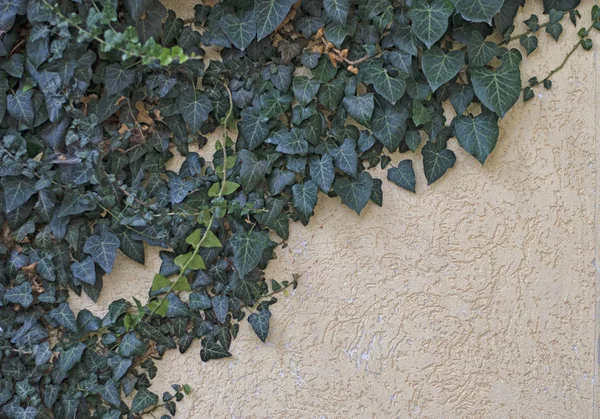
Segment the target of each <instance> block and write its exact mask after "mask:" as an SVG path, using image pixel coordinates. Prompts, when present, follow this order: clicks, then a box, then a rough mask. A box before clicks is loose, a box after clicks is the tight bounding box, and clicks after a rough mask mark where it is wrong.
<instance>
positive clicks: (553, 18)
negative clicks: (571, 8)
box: [546, 9, 564, 41]
mask: <svg viewBox="0 0 600 419" xmlns="http://www.w3.org/2000/svg"><path fill="white" fill-rule="evenodd" d="M563 16H564V13H563V12H560V11H558V10H555V9H551V10H550V21H549V22H548V25H546V32H547V33H549V34H550V36H552V38H554V40H555V41H558V38H559V37H560V35H561V34H562V32H563V27H562V25H561V24H560V20H561V19H562V18H563Z"/></svg>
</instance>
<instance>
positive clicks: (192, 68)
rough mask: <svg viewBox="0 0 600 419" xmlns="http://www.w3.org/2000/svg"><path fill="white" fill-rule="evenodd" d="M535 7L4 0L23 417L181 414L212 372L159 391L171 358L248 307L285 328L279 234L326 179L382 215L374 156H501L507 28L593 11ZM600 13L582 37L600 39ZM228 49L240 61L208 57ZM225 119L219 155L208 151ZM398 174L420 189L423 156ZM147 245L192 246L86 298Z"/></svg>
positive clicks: (11, 313) (445, 1) (3, 236)
mask: <svg viewBox="0 0 600 419" xmlns="http://www.w3.org/2000/svg"><path fill="white" fill-rule="evenodd" d="M523 4H524V0H506V1H503V0H489V1H471V0H468V1H467V0H452V1H449V0H412V1H391V0H375V1H372V0H369V1H368V2H367V1H366V0H352V1H350V0H302V1H301V2H296V1H293V0H225V1H222V2H220V3H217V4H216V5H215V6H214V7H209V6H203V5H199V6H197V7H196V16H195V19H194V23H195V24H196V25H197V26H198V27H200V30H196V29H194V28H193V27H190V26H186V25H185V22H184V21H183V20H182V19H180V18H177V17H176V16H175V14H174V13H173V12H172V11H167V10H166V9H165V8H164V7H163V6H162V5H161V3H160V2H159V1H158V0H122V1H113V0H99V1H94V0H81V1H72V0H0V138H1V141H0V188H1V193H0V226H1V227H2V229H1V232H0V369H1V371H2V374H1V375H0V409H1V415H2V416H4V417H9V418H19V419H22V418H27V419H29V418H38V417H39V418H62V417H85V418H102V419H110V418H120V417H122V416H124V415H125V416H127V417H131V418H135V417H139V416H141V415H142V414H143V413H146V412H148V411H150V410H153V409H155V408H156V407H159V406H160V407H164V408H165V409H166V410H167V411H168V413H169V414H171V415H174V414H175V412H176V405H175V401H179V400H180V399H181V398H182V397H184V393H185V394H187V393H189V391H190V389H189V387H187V386H179V385H174V387H173V389H174V390H175V394H170V393H165V394H164V395H163V398H162V403H159V397H158V395H156V394H154V393H152V392H151V391H150V390H148V388H149V386H150V383H151V380H152V379H153V378H154V376H155V375H156V371H157V369H156V366H155V364H154V360H155V359H160V358H161V357H162V355H163V354H164V352H165V351H166V350H167V349H175V348H178V349H179V351H180V352H182V353H183V352H185V351H187V350H188V349H189V348H190V346H191V344H192V342H193V341H194V340H196V339H198V340H200V344H201V345H200V346H201V350H200V356H201V359H202V360H204V361H208V360H210V359H215V358H223V357H227V356H230V352H229V349H230V345H231V341H232V339H234V338H235V337H236V336H237V333H238V331H239V324H240V322H241V321H243V320H244V319H245V318H246V317H247V320H248V321H249V323H250V324H251V326H252V328H253V330H254V331H255V332H256V334H257V336H258V337H259V338H260V339H261V340H262V341H265V340H266V339H267V335H268V331H269V321H270V318H271V312H270V306H271V305H272V304H274V303H276V301H277V299H276V298H275V297H274V295H275V294H277V293H279V292H284V291H285V290H286V289H287V288H289V287H295V286H296V280H295V278H294V279H293V280H292V281H281V282H277V281H275V280H273V281H270V282H269V283H268V282H267V281H266V279H265V275H264V269H265V268H266V266H267V264H268V262H269V260H270V259H271V258H272V257H273V251H274V248H275V247H276V245H277V243H276V242H275V241H273V240H272V239H273V238H274V237H275V236H274V234H276V235H278V236H279V237H280V238H281V239H283V240H286V239H287V238H288V234H289V223H290V222H292V221H297V220H299V221H300V222H302V223H303V224H306V223H308V222H309V220H310V218H311V216H312V214H313V212H314V209H315V206H316V204H317V201H318V199H319V191H321V192H323V193H324V194H327V195H329V196H332V197H333V196H339V197H340V198H341V200H342V202H343V203H344V204H346V205H347V206H348V207H350V208H351V209H352V210H354V211H356V213H358V214H360V213H361V211H362V210H363V209H364V207H365V206H366V205H367V204H368V203H369V201H373V202H374V203H375V204H377V205H382V200H383V197H382V192H381V185H382V181H381V180H379V179H376V178H373V177H372V176H371V174H370V173H369V171H368V169H369V168H372V167H374V166H376V165H378V164H380V165H381V167H382V168H385V167H387V166H388V165H389V163H390V161H391V157H390V155H391V154H392V153H396V152H400V153H406V152H409V151H410V152H413V153H418V152H420V153H421V155H422V158H423V166H424V172H425V177H426V179H427V181H428V183H429V184H431V183H433V182H435V181H436V180H437V179H439V178H440V177H441V176H443V175H444V174H445V173H446V172H447V170H448V169H450V168H451V167H452V166H454V164H455V161H456V156H455V154H454V153H453V152H452V151H451V150H450V149H448V148H447V145H448V141H449V140H450V139H451V138H453V137H456V138H457V140H458V143H459V144H460V146H462V147H463V148H464V149H465V150H466V151H467V152H468V153H470V154H471V155H472V156H473V157H475V158H476V159H477V160H478V161H479V162H481V163H482V164H483V163H484V162H485V161H486V159H487V157H488V156H489V154H490V153H491V152H492V151H493V149H494V147H495V145H496V141H497V139H498V136H499V129H498V119H499V118H500V117H503V116H504V115H505V114H506V113H507V112H508V111H509V109H510V108H511V107H512V106H513V105H514V103H515V102H516V101H517V100H518V98H519V97H520V94H521V92H522V87H521V76H520V71H519V63H520V61H521V59H522V57H521V53H520V52H519V51H518V50H517V49H514V48H513V49H509V48H507V47H504V46H503V45H504V44H508V43H509V42H511V41H512V40H514V39H519V40H520V42H521V44H522V45H523V46H524V48H525V49H526V51H527V52H528V53H532V52H533V50H534V49H535V48H534V45H535V46H537V38H535V35H532V34H534V33H536V32H537V31H538V30H539V29H540V28H542V27H545V28H546V31H547V32H548V33H549V34H550V35H552V36H553V37H555V38H558V35H559V34H560V32H561V28H562V27H561V23H560V22H561V19H562V18H563V14H564V12H568V14H569V16H570V17H571V20H573V21H574V23H577V20H576V19H577V18H578V16H579V15H578V13H577V11H576V10H575V9H574V8H575V7H576V6H577V5H578V4H579V1H578V0H564V1H561V0H544V6H545V8H546V10H545V12H547V13H549V20H548V22H546V23H539V18H537V17H535V18H534V17H533V16H532V17H531V18H530V19H528V21H527V25H528V27H529V31H528V32H527V33H526V34H524V35H522V36H521V35H516V36H515V35H512V33H513V31H514V26H513V20H514V17H515V16H516V13H517V11H518V9H519V7H520V6H522V5H523ZM592 14H593V16H592V17H593V21H594V24H593V25H592V27H590V29H584V30H583V31H580V36H581V38H582V39H581V42H580V43H578V44H577V45H576V47H575V48H574V49H573V51H574V50H575V49H576V48H577V47H579V46H580V45H581V46H582V47H583V48H585V49H589V48H591V41H590V40H589V37H588V35H589V31H590V30H591V29H592V28H596V29H598V25H600V24H599V23H598V22H599V21H600V11H599V10H598V8H595V9H594V11H593V13H592ZM494 31H496V32H499V33H500V35H501V36H502V37H503V38H501V39H503V41H502V43H501V44H497V43H494V42H491V41H489V40H488V36H489V35H492V34H493V32H494ZM206 46H211V47H217V49H219V50H220V55H221V59H222V60H220V61H216V60H215V61H210V63H209V64H208V66H207V67H206V68H205V65H204V64H203V62H202V60H201V59H200V58H202V57H203V55H204V49H203V47H206ZM200 79H201V82H200ZM540 83H543V84H544V86H545V87H546V88H549V87H550V85H551V82H550V79H549V78H548V77H546V78H544V79H543V81H541V82H539V83H538V81H537V79H536V80H530V82H529V84H530V86H537V84H540ZM528 89H529V90H527V89H525V96H524V99H528V98H529V97H530V95H531V94H532V93H531V87H528ZM447 102H449V104H450V106H451V107H452V108H453V109H454V112H455V113H456V115H457V116H456V117H455V118H454V119H453V121H452V122H451V123H450V124H448V123H447V120H446V117H445V113H444V105H445V104H446V103H447ZM219 127H220V130H221V132H222V133H223V137H222V139H221V140H220V141H219V142H218V143H217V147H216V148H217V150H216V152H215V153H214V155H213V156H212V164H210V165H209V164H207V163H206V161H205V158H204V157H201V155H200V153H199V152H196V151H192V150H196V149H201V148H202V147H203V146H204V145H205V144H206V141H207V140H206V138H205V137H204V135H206V134H208V133H210V132H213V131H215V130H216V129H217V128H219ZM234 132H236V133H237V134H238V135H237V138H236V140H235V141H233V140H232V139H231V138H230V137H229V135H230V134H232V133H234ZM175 149H176V150H177V152H178V153H179V154H181V155H183V156H184V157H185V160H184V162H183V164H182V166H181V168H180V169H179V170H178V171H177V172H174V171H170V170H167V162H168V161H169V160H170V159H171V158H172V157H173V156H174V153H175ZM387 173H388V179H389V180H391V181H392V182H394V183H395V184H397V185H398V186H400V187H402V188H404V189H406V190H408V191H412V192H414V191H415V185H416V180H415V179H416V175H415V172H414V170H413V165H412V159H405V160H403V161H401V162H400V163H399V164H398V165H397V166H396V167H390V168H389V169H388V172H387ZM145 245H150V246H160V247H163V248H165V249H171V250H168V251H167V250H164V251H161V253H160V257H161V259H162V265H161V267H160V272H159V273H158V274H157V275H156V276H155V277H154V279H153V281H152V286H151V289H150V290H149V294H148V301H147V302H141V301H138V300H135V299H134V301H132V302H130V301H127V300H126V299H119V300H117V301H115V302H113V303H112V304H110V306H109V309H108V313H107V314H106V315H105V316H104V317H103V318H100V317H97V316H95V315H94V314H93V313H91V312H90V311H88V310H81V311H80V312H79V313H77V315H76V314H75V313H74V312H73V311H72V310H71V308H70V307H69V303H68V297H69V292H74V293H76V294H81V293H82V292H84V293H86V294H87V295H88V296H89V297H90V298H91V299H92V300H94V301H96V300H97V299H98V297H99V294H100V292H101V289H102V283H103V276H104V275H106V274H109V273H110V272H111V271H112V269H113V265H114V262H115V258H116V255H117V252H118V251H121V252H122V253H124V254H125V255H126V256H128V257H129V258H131V259H133V260H135V261H136V262H139V263H141V264H143V263H144V261H145V260H144V246H145ZM247 314H249V315H247ZM127 397H132V402H131V403H130V404H129V405H128V404H126V403H125V402H124V400H125V399H126V398H127ZM165 416H166V417H168V415H165Z"/></svg>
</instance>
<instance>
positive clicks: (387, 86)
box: [359, 60, 406, 104]
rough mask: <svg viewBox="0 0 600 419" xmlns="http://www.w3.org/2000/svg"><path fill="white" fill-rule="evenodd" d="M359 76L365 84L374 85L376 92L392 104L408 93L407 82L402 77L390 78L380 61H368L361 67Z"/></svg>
mask: <svg viewBox="0 0 600 419" xmlns="http://www.w3.org/2000/svg"><path fill="white" fill-rule="evenodd" d="M359 74H361V75H362V77H363V80H364V82H365V83H372V84H373V87H374V88H375V91H376V92H377V93H379V94H380V95H381V96H383V97H384V98H385V99H386V100H387V101H388V102H390V103H391V104H395V103H396V102H397V101H398V100H400V98H401V97H402V95H404V92H405V91H406V80H405V79H404V78H403V77H401V76H398V77H392V76H390V75H389V74H388V72H387V70H386V69H385V68H383V67H382V66H381V63H380V62H378V61H374V60H369V61H367V62H366V63H365V64H363V65H362V66H361V71H360V73H359Z"/></svg>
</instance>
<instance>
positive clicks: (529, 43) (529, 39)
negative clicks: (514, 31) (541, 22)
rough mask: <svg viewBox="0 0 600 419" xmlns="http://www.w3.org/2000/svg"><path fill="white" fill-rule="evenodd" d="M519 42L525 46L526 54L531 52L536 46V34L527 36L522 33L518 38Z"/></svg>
mask: <svg viewBox="0 0 600 419" xmlns="http://www.w3.org/2000/svg"><path fill="white" fill-rule="evenodd" d="M519 42H520V43H521V45H522V46H523V48H525V51H526V52H527V55H529V54H531V53H532V52H533V51H535V50H536V49H537V47H538V38H537V36H533V35H532V36H527V35H523V36H521V37H520V38H519Z"/></svg>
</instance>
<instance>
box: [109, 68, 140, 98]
mask: <svg viewBox="0 0 600 419" xmlns="http://www.w3.org/2000/svg"><path fill="white" fill-rule="evenodd" d="M134 77H135V74H134V72H133V70H128V69H126V68H124V67H123V66H121V64H111V65H109V66H107V67H106V70H105V71H104V79H105V80H106V82H105V87H106V93H107V94H108V95H109V96H112V95H116V94H122V93H123V90H125V89H126V88H127V87H129V86H131V84H132V83H133V80H134Z"/></svg>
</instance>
